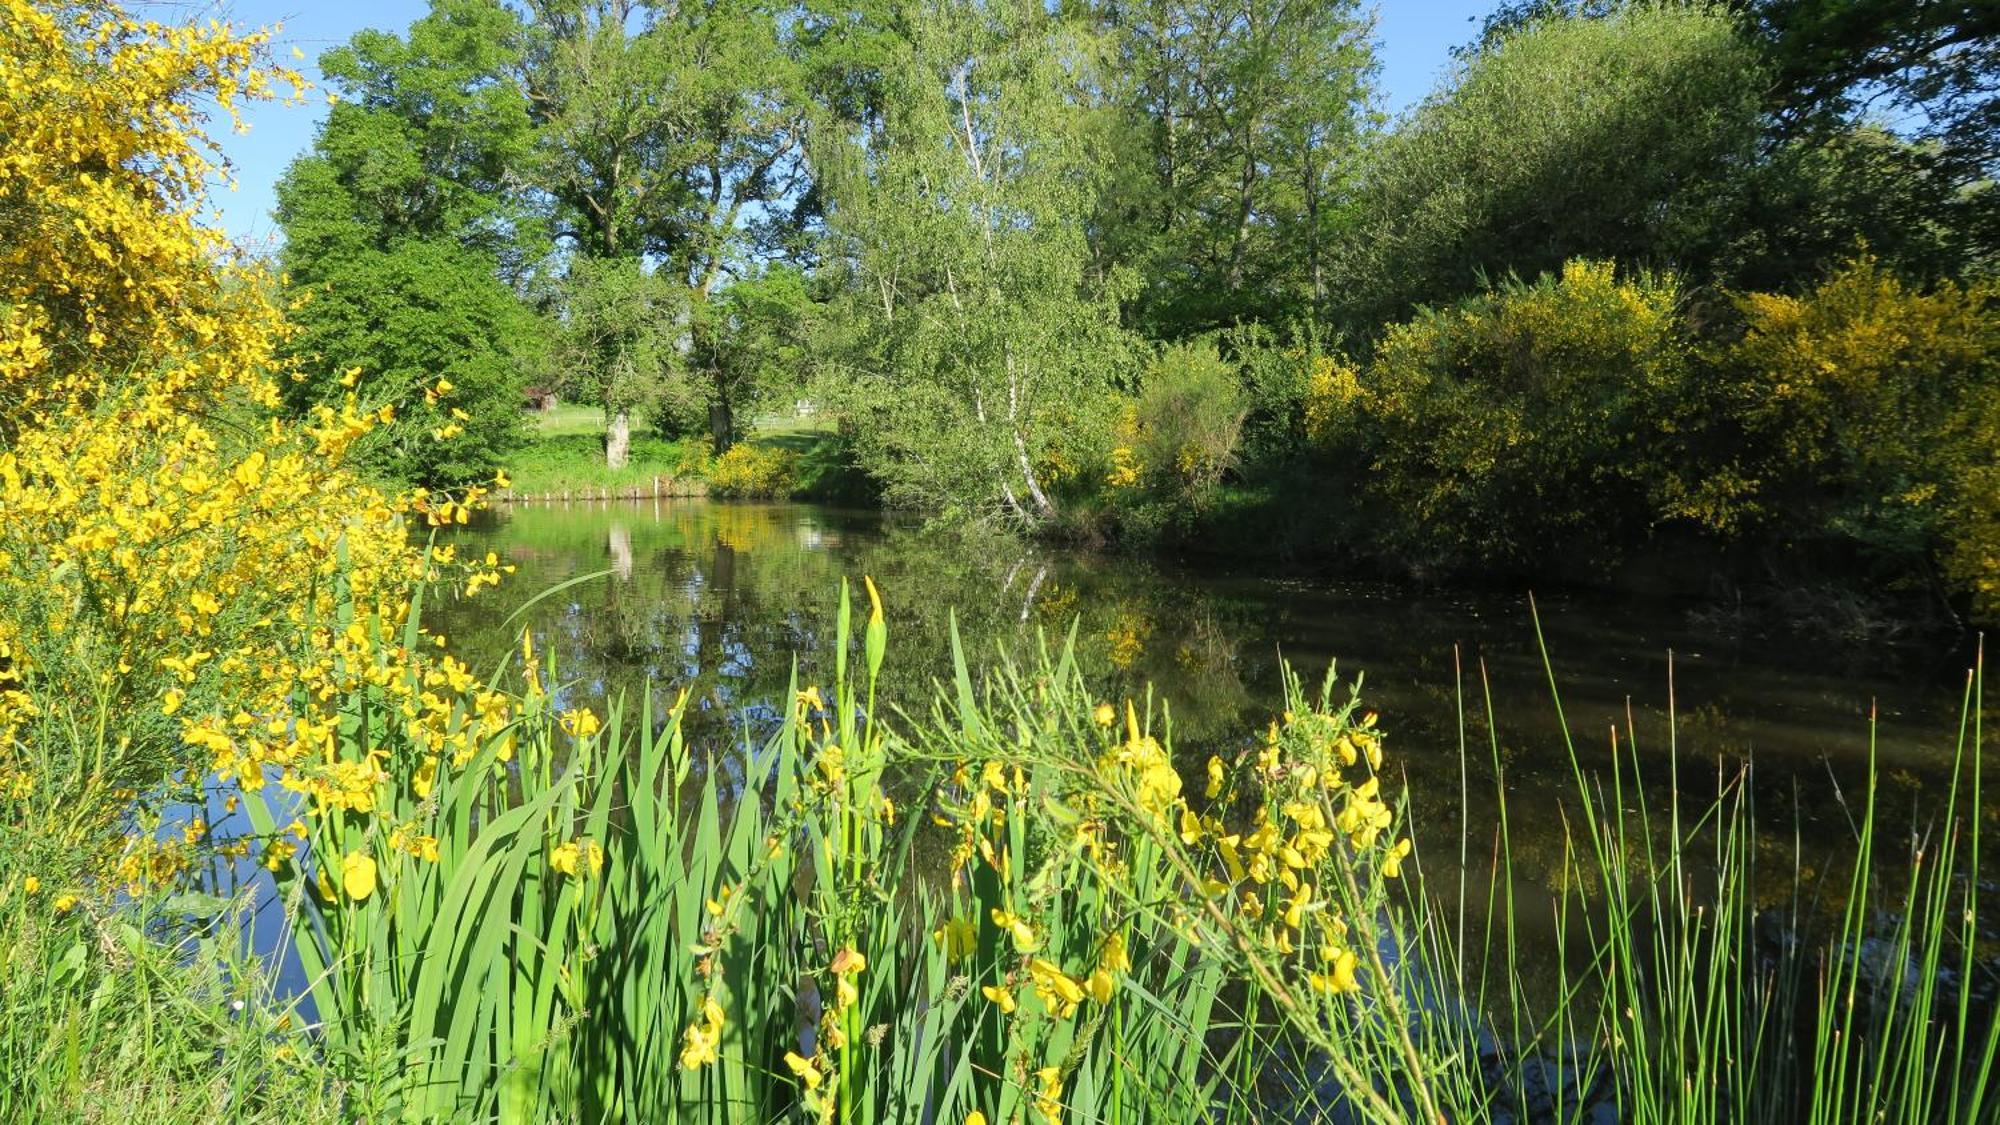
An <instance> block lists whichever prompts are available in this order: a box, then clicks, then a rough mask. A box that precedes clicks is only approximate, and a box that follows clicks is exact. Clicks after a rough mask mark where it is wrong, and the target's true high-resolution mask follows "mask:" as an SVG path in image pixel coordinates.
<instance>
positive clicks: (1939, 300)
mask: <svg viewBox="0 0 2000 1125" xmlns="http://www.w3.org/2000/svg"><path fill="white" fill-rule="evenodd" d="M1994 302H1995V292H1994V288H1993V286H1992V285H1991V284H1989V283H1984V282H1976V283H1973V284H1970V285H1963V286H1961V285H1958V284H1955V283H1952V282H1943V283H1940V284H1938V285H1936V286H1934V287H1932V288H1930V289H1928V290H1926V289H1920V288H1917V287H1913V286H1911V285H1908V284H1906V283H1904V282H1902V281H1900V280H1898V279H1897V278H1896V277H1895V276H1894V275H1893V274H1890V273H1889V272H1887V271H1886V270H1884V269H1883V268H1882V267H1881V266H1880V265H1879V264H1878V263H1876V262H1875V261H1874V260H1873V259H1870V258H1861V259H1859V260H1857V261H1855V262H1853V263H1851V264H1849V265H1848V266H1846V267H1844V268H1843V269H1841V270H1839V271H1838V272H1836V273H1835V274H1833V275H1832V276H1831V277H1829V278H1827V279H1826V280H1825V281H1824V282H1823V283H1821V284H1820V285H1819V286H1817V287H1815V288H1814V289H1812V290H1811V291H1809V292H1807V293H1805V294H1802V295H1800V296H1797V297H1790V296H1782V295H1777V294H1767V293H1755V294H1745V295H1742V296H1741V297H1739V298H1738V302H1737V304H1738V309H1739V311H1740V313H1741V315H1742V317H1743V320H1744V333H1743V336H1742V338H1741V339H1740V340H1738V341H1736V342H1735V343H1734V344H1733V345H1731V346H1729V347H1728V348H1727V349H1725V350H1724V351H1723V352H1722V354H1721V355H1720V356H1719V357H1718V358H1719V362H1720V363H1721V364H1722V365H1723V368H1724V370H1726V371H1727V372H1728V375H1729V378H1730V380H1731V386H1730V395H1731V397H1732V403H1733V406H1734V409H1735V410H1736V411H1737V412H1738V413H1740V416H1741V418H1742V425H1743V427H1744V430H1745V431H1746V432H1747V434H1748V442H1747V444H1746V446H1745V453H1746V457H1745V459H1744V462H1743V472H1745V473H1746V474H1747V475H1748V476H1750V477H1751V478H1752V479H1754V480H1755V481H1756V484H1757V488H1756V492H1755V494H1754V496H1753V497H1751V498H1748V503H1750V504H1751V505H1753V511H1754V513H1755V514H1756V515H1757V516H1759V517H1761V518H1763V519H1765V520H1769V521H1771V522H1774V523H1776V524H1777V525H1778V526H1780V527H1781V528H1783V534H1785V535H1787V536H1788V537H1795V538H1799V539H1810V538H1816V537H1821V536H1829V537H1831V538H1834V539H1838V540H1846V541H1849V542H1852V543H1855V544H1858V545H1859V546H1860V547H1862V548H1863V549H1864V550H1866V551H1869V552H1871V553H1873V554H1875V555H1877V556H1878V557H1879V556H1888V557H1890V558H1895V557H1899V556H1900V557H1902V558H1905V559H1908V558H1916V559H1927V558H1930V557H1933V556H1942V557H1943V558H1944V559H1945V560H1946V570H1947V571H1948V573H1949V575H1950V577H1951V578H1952V579H1953V580H1954V581H1955V582H1956V583H1957V584H1958V586H1959V587H1960V588H1961V589H1962V590H1964V591H1966V592H1969V593H1971V594H1972V595H1973V596H1974V598H1975V600H1976V602H1977V603H1978V608H1979V610H1980V611H1981V612H1982V613H1984V614H1988V615H1990V614H1992V613H1993V612H1995V611H1996V609H2000V605H1996V602H1995V600H1994V597H1995V592H1996V590H2000V538H1996V537H1995V534H1994V533H1995V530H1996V529H1995V525H1994V522H1993V516H1992V513H1993V511H1994V506H1995V505H1994V500H1993V487H1992V485H1993V481H1994V480H1995V475H1996V472H2000V469H1996V466H2000V428H1996V423H2000V321H1996V319H1995V316H1994V309H1993V306H1994Z"/></svg>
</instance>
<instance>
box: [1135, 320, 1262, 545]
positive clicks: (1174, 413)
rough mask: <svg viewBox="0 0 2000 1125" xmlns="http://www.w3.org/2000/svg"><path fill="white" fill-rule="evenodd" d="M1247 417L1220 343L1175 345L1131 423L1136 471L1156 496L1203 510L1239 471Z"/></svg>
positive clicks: (1152, 374) (1150, 374) (1154, 370)
mask: <svg viewBox="0 0 2000 1125" xmlns="http://www.w3.org/2000/svg"><path fill="white" fill-rule="evenodd" d="M1245 412H1246V411H1245V405H1244V394H1243V389H1242V387H1241V386H1240V385H1239V384H1238V382H1237V379H1236V372H1235V369H1234V368H1233V367H1232V366H1231V365H1230V364H1228V363H1226V362H1224V360H1223V359H1222V357H1221V356H1220V355H1219V354H1217V352H1216V350H1215V345H1214V344H1212V343H1207V342H1201V343H1191V344H1174V345H1171V346H1169V347H1167V348H1166V349H1165V350H1164V351H1162V352H1161V353H1160V355H1159V357H1158V358H1156V359H1155V360H1154V361H1153V363H1152V366H1151V367H1150V369H1149V370H1148V371H1147V372H1146V377H1145V383H1144V386H1143V389H1142V390H1141V391H1140V392H1139V399H1138V402H1137V403H1136V404H1135V405H1134V408H1133V411H1132V414H1131V416H1130V427H1131V441H1130V448H1131V450H1132V460H1133V461H1134V462H1135V465H1134V466H1133V467H1134V468H1135V469H1136V470H1137V471H1138V472H1139V474H1140V476H1141V477H1142V479H1143V481H1144V483H1146V484H1147V485H1148V486H1149V487H1151V488H1152V489H1153V490H1154V491H1156V492H1160V493H1163V494H1165V495H1167V496H1168V497H1171V498H1174V499H1177V500H1180V501H1182V502H1184V503H1193V504H1195V505H1199V504H1200V502H1201V500H1202V498H1203V496H1204V494H1205V493H1206V492H1207V491H1208V490H1209V489H1211V488H1213V487H1214V486H1215V484H1216V482H1217V481H1219V480H1221V479H1222V474H1223V473H1225V472H1227V471H1228V470H1229V468H1230V466H1231V465H1233V464H1235V461H1236V443H1237V439H1238V438H1239V437H1241V436H1242V433H1243V418H1244V415H1245ZM1122 447H1124V443H1121V448H1122Z"/></svg>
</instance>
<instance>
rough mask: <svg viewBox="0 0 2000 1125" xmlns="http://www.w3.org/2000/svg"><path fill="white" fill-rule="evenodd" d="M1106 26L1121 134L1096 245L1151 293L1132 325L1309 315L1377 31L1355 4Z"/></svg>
mask: <svg viewBox="0 0 2000 1125" xmlns="http://www.w3.org/2000/svg"><path fill="white" fill-rule="evenodd" d="M1101 12H1102V18H1103V20H1104V21H1105V24H1106V25H1107V27H1109V28H1110V29H1111V32H1112V34H1113V35H1114V36H1115V38H1116V42H1117V44H1118V51H1119V65H1118V68H1117V73H1118V74H1120V75H1121V76H1122V80H1121V81H1120V82H1119V84H1118V85H1117V86H1116V87H1115V91H1116V97H1117V99H1118V101H1119V103H1120V105H1121V107H1122V108H1123V111H1124V112H1123V113H1122V115H1121V116H1122V119H1123V121H1122V123H1123V125H1124V130H1125V132H1124V135H1123V137H1122V138H1121V140H1122V144H1121V145H1120V147H1119V154H1120V157H1121V159H1120V164H1121V167H1120V170H1119V171H1120V174H1119V175H1118V176H1117V178H1116V179H1115V181H1114V183H1113V186H1112V188H1111V189H1110V190H1108V191H1107V193H1106V195H1105V198H1104V214H1103V216H1102V218H1101V220H1100V222H1099V231H1100V239H1099V241H1100V244H1101V247H1102V251H1103V253H1104V255H1105V256H1106V257H1107V258H1108V259H1109V260H1111V261H1114V262H1123V263H1128V264H1130V265H1131V266H1133V267H1134V268H1136V269H1137V270H1138V271H1139V272H1140V273H1141V274H1143V275H1144V277H1145V278H1146V283H1145V285H1144V286H1143V287H1142V288H1141V289H1140V290H1139V291H1138V294H1137V298H1136V301H1135V306H1136V313H1137V315H1136V318H1135V319H1136V321H1137V323H1139V324H1140V325H1143V326H1144V327H1146V328H1148V329H1150V330H1152V331H1155V332H1158V333H1162V334H1165V335H1169V336H1172V335H1180V334H1185V333H1188V332H1198V331H1202V330H1205V329H1209V328H1213V327H1217V326H1221V325H1226V324H1229V323H1232V322H1235V321H1237V320H1241V319H1246V318H1248V319H1255V318H1264V317H1280V316H1287V315H1299V314H1308V313H1312V312H1315V311H1317V310H1318V309H1319V307H1320V306H1321V305H1322V304H1323V302H1324V300H1325V298H1326V295H1327V264H1328V259H1329V257H1330V251H1331V249H1332V246H1333V242H1334V239H1335V237H1336V235H1337V232H1338V230H1339V228H1340V227H1341V225H1342V224H1343V223H1344V222H1345V221H1346V217H1347V207H1346V202H1347V200H1348V198H1349V196H1350V194H1351V192H1350V191H1349V186H1350V182H1351V180H1352V179H1353V177H1354V176H1355V174H1356V172H1357V166H1356V158H1357V157H1358V155H1359V151H1360V141H1361V137H1362V133H1363V130H1364V129H1365V128H1366V126H1367V125H1368V123H1369V119H1370V114H1369V111H1368V109H1367V104H1366V103H1367V98H1368V94H1369V88H1370V82H1371V80H1372V77H1373V73H1374V67H1375V64H1374V55H1373V50H1372V48H1371V46H1370V43H1369V39H1368V35H1369V31H1370V24H1371V20H1370V19H1369V18H1368V17H1366V16H1364V15H1363V14H1362V13H1361V12H1360V11H1359V5H1358V4H1357V3H1355V2H1354V0H1337V2H1320V0H1248V2H1244V0H1230V2H1217V0H1127V2H1118V0H1114V2H1111V3H1106V4H1104V5H1102V10H1101Z"/></svg>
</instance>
